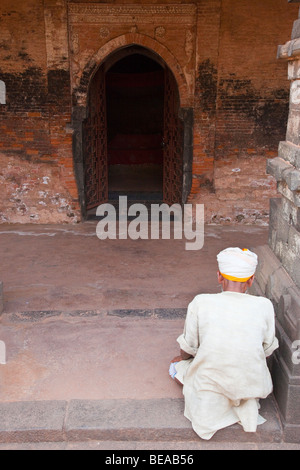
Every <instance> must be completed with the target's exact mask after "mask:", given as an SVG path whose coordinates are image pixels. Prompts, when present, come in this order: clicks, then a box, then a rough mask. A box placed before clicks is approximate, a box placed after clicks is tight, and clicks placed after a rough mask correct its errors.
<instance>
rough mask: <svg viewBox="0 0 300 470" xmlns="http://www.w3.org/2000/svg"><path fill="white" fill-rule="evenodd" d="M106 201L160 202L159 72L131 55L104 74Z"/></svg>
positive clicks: (157, 67)
mask: <svg viewBox="0 0 300 470" xmlns="http://www.w3.org/2000/svg"><path fill="white" fill-rule="evenodd" d="M105 78H106V80H105V82H106V109H107V158H108V197H109V200H113V199H116V198H118V196H119V195H123V194H125V195H127V196H128V199H131V200H149V199H150V200H152V199H157V200H161V199H162V191H163V135H164V69H163V68H162V66H161V65H160V64H159V63H158V62H156V61H154V60H152V59H150V58H149V57H147V56H146V55H143V54H139V53H134V54H132V55H129V56H127V57H125V58H123V59H121V60H119V61H118V62H117V63H115V64H114V65H113V66H112V67H111V68H110V69H109V70H108V71H107V72H106V77H105Z"/></svg>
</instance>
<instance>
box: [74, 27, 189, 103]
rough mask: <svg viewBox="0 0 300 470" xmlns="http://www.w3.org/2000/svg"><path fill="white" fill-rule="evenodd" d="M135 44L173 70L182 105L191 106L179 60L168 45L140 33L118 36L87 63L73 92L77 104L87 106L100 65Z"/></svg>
mask: <svg viewBox="0 0 300 470" xmlns="http://www.w3.org/2000/svg"><path fill="white" fill-rule="evenodd" d="M134 45H137V46H142V47H144V48H145V49H148V50H149V51H150V52H152V53H154V54H156V55H157V56H158V58H159V59H160V60H162V61H163V62H164V63H165V65H166V66H167V67H168V68H169V69H170V70H171V71H172V73H173V75H174V77H175V80H176V82H177V86H178V91H179V100H180V107H189V106H190V105H191V97H190V93H189V89H188V84H187V81H186V78H185V75H184V73H183V70H182V68H181V66H180V64H179V62H178V61H177V59H176V58H175V57H174V55H173V54H172V53H171V52H170V51H169V49H167V47H166V46H164V45H163V44H161V43H160V42H158V41H156V40H155V39H153V38H150V37H149V36H146V35H143V34H140V33H128V34H124V35H122V36H118V37H116V38H114V39H111V40H110V41H108V42H107V43H105V44H104V45H103V46H102V47H100V49H99V50H98V51H97V52H96V53H95V54H94V55H93V57H92V58H91V59H90V60H89V62H88V63H87V64H86V66H85V68H84V70H83V72H82V75H81V78H80V84H79V86H78V87H77V88H76V89H75V90H74V92H73V95H74V98H75V102H76V104H77V105H81V106H86V101H87V95H88V89H89V84H90V81H91V80H92V78H93V76H94V74H95V73H96V71H97V69H98V68H99V66H100V65H101V64H102V63H103V62H104V61H105V60H106V59H107V58H108V57H109V56H110V55H111V54H113V53H115V52H116V51H117V50H121V49H123V48H126V47H129V46H134Z"/></svg>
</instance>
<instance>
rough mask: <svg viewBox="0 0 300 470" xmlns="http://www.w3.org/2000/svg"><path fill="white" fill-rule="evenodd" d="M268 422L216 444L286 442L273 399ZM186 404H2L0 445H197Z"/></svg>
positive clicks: (231, 432) (230, 432) (266, 404)
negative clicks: (133, 442) (90, 442)
mask: <svg viewBox="0 0 300 470" xmlns="http://www.w3.org/2000/svg"><path fill="white" fill-rule="evenodd" d="M261 405H262V406H261V414H262V416H264V417H265V418H266V419H267V421H266V423H264V424H263V425H261V426H258V428H257V432H256V433H246V432H244V431H243V429H242V428H241V426H240V425H238V424H235V425H233V426H230V427H228V428H225V429H222V430H220V431H218V432H217V433H216V434H215V436H214V437H213V438H212V441H214V442H281V441H282V428H281V423H280V420H279V417H278V412H277V408H276V405H275V401H274V399H273V397H272V396H270V397H268V398H267V399H266V400H262V402H261ZM183 409H184V402H183V399H171V398H164V399H149V400H129V399H123V400H71V401H70V402H66V401H40V402H39V401H36V402H12V403H11V402H9V403H1V404H0V414H1V417H2V419H1V421H0V442H2V443H8V442H62V441H69V442H70V441H86V440H90V439H94V440H95V439H96V440H110V441H111V440H114V441H128V440H136V441H153V440H154V441H198V440H199V439H200V438H199V437H198V436H197V434H196V433H195V432H194V431H193V429H192V426H191V423H190V422H189V421H188V420H187V419H186V418H185V417H184V416H183Z"/></svg>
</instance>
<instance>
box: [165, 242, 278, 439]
mask: <svg viewBox="0 0 300 470" xmlns="http://www.w3.org/2000/svg"><path fill="white" fill-rule="evenodd" d="M217 260H218V265H219V271H218V281H219V283H220V284H221V286H222V292H221V293H219V294H200V295H197V296H196V297H195V298H194V300H193V301H192V302H191V303H190V304H189V306H188V311H187V317H186V320H185V326H184V331H183V334H182V335H181V336H179V338H178V339H177V341H178V343H179V346H180V352H181V355H180V356H179V357H176V358H174V359H173V361H172V363H171V366H170V375H171V376H172V377H173V378H174V379H175V380H176V381H178V382H179V383H181V384H183V394H184V399H185V411H184V415H185V416H186V418H188V419H189V420H190V421H191V422H192V426H193V429H194V430H195V432H196V433H197V434H198V435H199V436H200V437H201V438H202V439H210V438H211V437H212V436H213V435H214V434H215V432H216V431H218V430H219V429H222V428H224V427H227V426H230V425H232V424H234V423H237V422H238V423H240V424H241V425H242V427H243V429H244V431H246V432H255V431H256V428H257V425H258V424H261V423H263V422H265V420H264V419H263V418H262V417H261V416H259V414H258V409H259V398H265V397H267V396H268V395H269V394H270V393H271V392H272V379H271V376H270V372H269V369H268V367H267V363H266V357H267V356H269V355H271V354H272V352H273V351H274V350H275V349H276V348H277V347H278V341H277V338H276V337H275V318H274V309H273V305H272V303H271V301H270V300H268V299H266V298H265V297H257V296H254V295H249V294H247V289H248V288H249V287H250V286H251V285H252V283H253V278H254V272H255V269H256V266H257V256H256V254H255V253H252V252H251V251H250V250H241V249H240V248H227V249H226V250H223V251H221V252H220V253H219V254H218V256H217Z"/></svg>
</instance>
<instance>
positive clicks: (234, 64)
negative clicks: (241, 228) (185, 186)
mask: <svg viewBox="0 0 300 470" xmlns="http://www.w3.org/2000/svg"><path fill="white" fill-rule="evenodd" d="M200 8H201V10H200ZM200 8H199V12H200V11H203V17H202V18H201V15H200V17H199V20H198V35H199V42H198V57H197V58H198V68H197V71H196V72H197V76H196V93H195V140H194V165H193V186H192V192H191V197H190V200H192V201H197V202H203V203H204V204H205V207H206V220H207V221H213V222H218V221H227V222H259V223H264V222H265V223H267V220H268V211H269V198H270V197H274V196H275V195H276V187H275V182H274V180H273V179H272V178H270V177H269V176H267V175H266V159H267V158H272V157H274V156H276V155H277V148H278V143H279V141H280V140H284V138H285V132H286V122H287V115H288V114H287V113H288V98H289V82H288V80H287V67H286V63H282V62H280V61H278V60H277V59H276V54H277V46H278V45H279V44H283V43H285V42H286V41H287V40H289V39H290V35H291V30H292V25H293V21H294V20H295V19H296V18H297V12H298V6H297V5H292V4H288V3H287V2H286V1H285V0H265V1H263V2H261V1H256V0H253V1H251V2H249V1H248V0H241V1H239V2H236V1H234V0H222V1H217V0H214V1H213V2H200Z"/></svg>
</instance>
